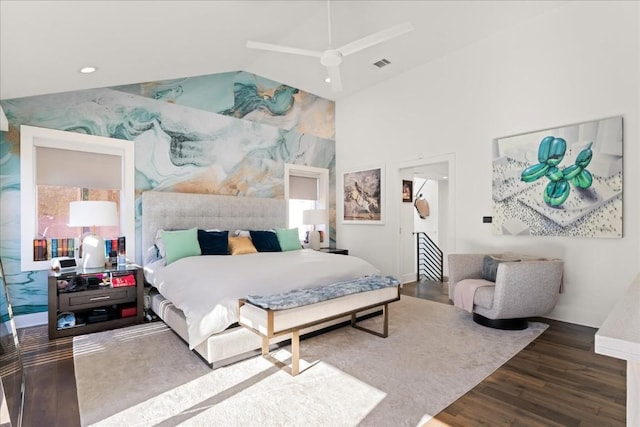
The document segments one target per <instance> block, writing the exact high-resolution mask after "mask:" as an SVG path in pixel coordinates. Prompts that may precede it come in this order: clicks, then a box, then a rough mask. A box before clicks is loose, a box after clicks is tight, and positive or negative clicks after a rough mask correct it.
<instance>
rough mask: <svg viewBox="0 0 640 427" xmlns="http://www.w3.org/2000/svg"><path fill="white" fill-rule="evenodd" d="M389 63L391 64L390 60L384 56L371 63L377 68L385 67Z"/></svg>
mask: <svg viewBox="0 0 640 427" xmlns="http://www.w3.org/2000/svg"><path fill="white" fill-rule="evenodd" d="M389 64H391V61H389V60H388V59H384V58H382V59H381V60H380V61H376V62H374V63H373V65H375V66H376V67H378V68H382V67H386V66H387V65H389Z"/></svg>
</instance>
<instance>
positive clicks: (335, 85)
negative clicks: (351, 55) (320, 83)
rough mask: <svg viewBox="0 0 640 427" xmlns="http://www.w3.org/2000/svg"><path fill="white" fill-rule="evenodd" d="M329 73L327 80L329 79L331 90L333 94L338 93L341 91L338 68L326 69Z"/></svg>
mask: <svg viewBox="0 0 640 427" xmlns="http://www.w3.org/2000/svg"><path fill="white" fill-rule="evenodd" d="M327 71H328V72H329V78H330V79H331V90H333V91H334V92H340V91H341V90H342V78H341V77H340V67H339V66H337V65H336V66H333V67H327Z"/></svg>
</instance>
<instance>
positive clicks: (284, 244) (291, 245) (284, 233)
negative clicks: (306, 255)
mask: <svg viewBox="0 0 640 427" xmlns="http://www.w3.org/2000/svg"><path fill="white" fill-rule="evenodd" d="M276 236H278V243H280V249H282V252H284V251H295V250H298V249H302V246H301V245H300V239H299V237H298V228H289V229H286V228H276Z"/></svg>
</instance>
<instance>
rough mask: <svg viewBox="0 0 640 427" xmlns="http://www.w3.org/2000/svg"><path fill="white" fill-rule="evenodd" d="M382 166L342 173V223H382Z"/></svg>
mask: <svg viewBox="0 0 640 427" xmlns="http://www.w3.org/2000/svg"><path fill="white" fill-rule="evenodd" d="M384 188H385V187H384V166H376V167H372V168H369V169H359V170H352V171H345V172H344V173H343V174H342V189H343V194H344V197H343V202H344V210H343V223H348V224H384V222H383V219H384V216H383V214H384V198H383V196H384Z"/></svg>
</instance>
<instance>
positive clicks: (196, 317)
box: [141, 191, 399, 368]
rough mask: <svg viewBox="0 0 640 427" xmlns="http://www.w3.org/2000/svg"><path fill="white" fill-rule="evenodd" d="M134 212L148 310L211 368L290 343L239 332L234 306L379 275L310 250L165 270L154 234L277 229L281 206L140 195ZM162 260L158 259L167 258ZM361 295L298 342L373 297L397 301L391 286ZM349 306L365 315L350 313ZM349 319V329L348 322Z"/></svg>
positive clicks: (282, 219)
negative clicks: (147, 288)
mask: <svg viewBox="0 0 640 427" xmlns="http://www.w3.org/2000/svg"><path fill="white" fill-rule="evenodd" d="M141 209H142V215H141V218H142V234H141V247H142V249H143V251H144V252H143V264H144V270H145V278H146V280H147V282H148V283H149V284H151V286H152V288H151V290H150V292H149V302H148V305H149V307H150V308H151V309H152V311H153V312H154V313H156V314H157V315H158V316H159V317H160V318H161V319H162V320H163V321H164V322H165V323H166V324H167V325H168V326H169V327H170V328H171V329H173V331H174V332H175V333H177V334H178V335H179V336H180V337H181V338H182V339H183V340H184V341H185V342H187V344H188V345H189V348H191V349H192V350H193V351H195V352H196V353H198V354H199V355H200V356H201V357H202V358H203V359H204V360H205V361H206V362H207V363H209V364H210V365H211V367H213V368H215V367H218V366H223V365H226V364H229V363H233V362H234V361H237V360H240V359H242V358H246V357H249V356H252V355H255V354H259V353H260V351H263V352H264V348H265V345H266V346H267V347H269V346H273V345H276V344H277V343H280V342H282V341H285V340H288V339H289V338H291V337H292V335H291V334H275V335H272V336H269V337H268V339H267V340H266V341H264V340H263V337H261V336H260V335H258V334H256V333H254V332H253V331H252V330H250V329H249V328H245V327H241V326H239V325H238V323H237V322H238V313H239V311H240V309H239V305H238V301H239V300H242V299H244V298H245V297H247V296H250V295H252V294H253V295H254V296H258V297H259V296H260V295H271V294H277V293H278V292H285V293H286V292H289V291H293V290H295V289H298V288H314V287H322V286H324V285H328V284H334V283H338V282H341V281H346V282H348V281H350V280H353V279H358V278H361V277H370V276H377V275H379V274H380V272H379V271H378V270H377V269H376V268H375V267H374V266H372V265H371V264H369V263H367V262H366V261H364V260H361V259H359V258H357V257H353V256H344V255H335V254H328V253H322V252H318V251H313V250H310V249H298V250H290V251H284V252H259V253H251V254H246V255H212V256H195V255H194V256H184V257H182V258H178V259H176V260H172V262H171V263H167V262H166V258H165V259H164V260H160V261H159V260H158V256H157V253H158V252H159V251H158V247H159V246H162V245H161V244H160V243H158V240H157V237H158V235H159V234H162V233H158V231H159V230H166V231H170V230H188V229H193V228H197V229H200V230H210V231H211V232H212V233H214V234H215V233H217V232H220V230H224V231H227V230H228V231H229V233H230V234H229V236H231V235H233V234H234V232H235V231H236V230H245V231H247V230H272V229H275V228H281V229H285V228H286V202H285V200H278V199H266V198H249V197H235V196H221V195H203V194H189V193H171V192H155V191H147V192H144V193H143V194H142V205H141ZM168 234H170V233H167V232H165V233H164V234H162V235H164V236H167V235H168ZM154 251H155V253H154ZM150 253H152V254H153V256H150V255H149V254H150ZM164 255H165V257H166V256H167V255H168V253H166V254H164ZM327 263H329V265H330V266H331V267H330V268H327V265H328V264H327ZM164 264H166V265H164ZM205 272H206V273H205ZM285 272H286V274H285ZM364 294H366V295H367V296H368V298H369V299H367V298H365V299H364V300H362V301H366V302H367V303H366V304H361V305H359V306H358V304H355V305H354V301H358V298H359V297H358V296H357V295H356V296H350V297H349V298H342V299H341V298H337V299H336V301H340V302H344V301H350V302H349V303H348V307H349V308H350V309H349V310H348V311H345V312H340V311H339V310H338V311H337V312H336V311H335V310H336V309H335V308H334V309H333V310H334V311H332V313H338V314H345V316H340V315H334V316H330V318H329V319H326V320H327V321H317V322H316V321H313V322H312V321H308V322H306V323H305V324H303V326H304V327H303V328H296V331H295V332H296V334H299V335H304V334H306V333H308V332H312V331H316V330H319V329H322V328H326V327H327V326H331V325H334V324H337V323H341V322H345V321H349V320H351V314H352V313H355V312H356V311H357V312H359V313H360V315H367V314H370V313H371V312H372V311H375V307H378V306H379V304H371V302H370V301H371V296H372V295H374V294H375V297H374V299H373V301H375V302H379V301H381V298H382V299H384V300H385V301H389V302H390V301H394V300H397V299H399V293H398V286H395V287H393V286H389V289H387V290H382V291H378V292H377V293H376V292H373V293H371V292H363V295H364ZM383 294H384V296H382V295H383ZM322 304H324V308H323V306H322ZM349 304H350V305H349ZM331 305H332V302H331V301H329V302H327V301H325V302H323V303H320V305H318V306H317V307H320V308H319V309H320V311H323V312H324V311H325V310H326V306H329V307H331ZM338 306H339V305H338ZM355 306H358V307H356V308H367V310H364V311H362V310H360V309H358V310H355V311H354V307H355ZM310 307H313V306H310ZM385 307H386V306H385ZM298 310H300V309H298ZM378 311H379V310H378ZM283 313H284V312H283ZM347 314H348V316H347ZM385 314H386V313H385ZM321 317H322V316H320V318H321ZM316 318H318V317H317V316H316ZM353 319H354V320H353V322H352V323H353V324H355V320H356V319H355V317H354V318H353Z"/></svg>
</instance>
